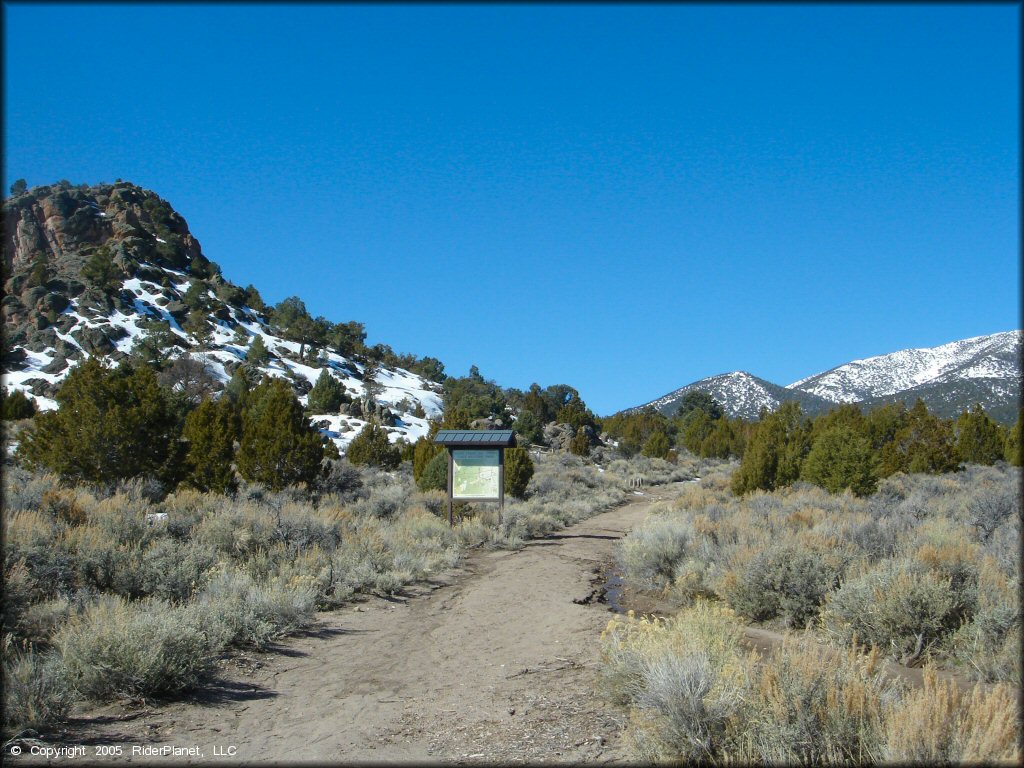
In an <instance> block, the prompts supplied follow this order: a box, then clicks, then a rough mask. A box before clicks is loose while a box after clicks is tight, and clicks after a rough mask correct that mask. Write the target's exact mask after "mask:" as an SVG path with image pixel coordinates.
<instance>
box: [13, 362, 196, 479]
mask: <svg viewBox="0 0 1024 768" xmlns="http://www.w3.org/2000/svg"><path fill="white" fill-rule="evenodd" d="M56 400H57V403H58V405H59V408H58V409H57V410H55V411H48V412H46V413H43V414H40V415H39V416H37V417H36V418H35V419H34V425H33V428H32V429H31V430H30V431H28V433H27V434H26V435H25V437H24V438H22V440H21V444H20V446H19V449H18V452H19V455H20V456H21V457H23V458H24V459H25V461H26V463H27V464H29V465H30V466H40V467H47V468H49V469H51V470H53V471H54V472H56V473H57V474H59V475H61V476H62V477H65V478H68V479H72V480H82V481H85V482H91V483H101V484H112V483H114V482H116V481H118V480H124V479H127V478H130V477H136V476H140V475H148V476H154V477H157V478H158V479H160V480H162V481H163V482H164V483H166V484H167V485H174V484H176V482H177V480H178V478H179V476H180V471H181V458H182V448H183V446H182V445H181V443H180V440H179V438H180V436H181V423H180V419H179V415H178V413H177V412H176V410H175V408H174V406H173V404H172V403H171V399H170V396H169V393H168V392H166V391H165V390H163V389H162V388H161V387H160V385H159V384H158V383H157V380H156V376H155V375H154V373H153V371H152V370H151V369H150V368H149V367H147V366H135V367H131V366H128V365H122V366H121V367H119V368H114V369H107V368H105V367H104V366H103V365H102V364H101V363H100V362H99V361H98V360H97V359H96V358H89V359H88V360H86V361H85V362H83V363H82V364H80V365H78V366H76V367H75V368H74V369H73V370H72V371H71V373H69V374H68V377H67V378H66V379H65V380H64V383H63V384H62V385H61V387H60V389H59V390H58V391H57V394H56Z"/></svg>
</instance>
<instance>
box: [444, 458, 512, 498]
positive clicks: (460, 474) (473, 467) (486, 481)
mask: <svg viewBox="0 0 1024 768" xmlns="http://www.w3.org/2000/svg"><path fill="white" fill-rule="evenodd" d="M498 464H499V458H498V451H452V498H455V499H496V498H498V496H499V491H500V488H499V487H498V478H499V472H498Z"/></svg>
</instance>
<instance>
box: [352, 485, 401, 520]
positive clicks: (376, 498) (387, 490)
mask: <svg viewBox="0 0 1024 768" xmlns="http://www.w3.org/2000/svg"><path fill="white" fill-rule="evenodd" d="M411 495H412V489H411V488H409V487H408V486H406V485H401V484H396V485H389V486H384V487H383V488H375V489H373V490H372V491H371V493H370V496H369V498H366V499H360V500H359V501H357V502H355V503H354V504H352V505H351V506H350V509H351V511H352V514H353V515H365V516H369V517H376V518H380V519H384V520H390V519H393V518H396V517H398V516H399V515H400V514H401V513H402V512H403V511H404V510H405V508H406V507H407V506H408V505H409V499H410V497H411Z"/></svg>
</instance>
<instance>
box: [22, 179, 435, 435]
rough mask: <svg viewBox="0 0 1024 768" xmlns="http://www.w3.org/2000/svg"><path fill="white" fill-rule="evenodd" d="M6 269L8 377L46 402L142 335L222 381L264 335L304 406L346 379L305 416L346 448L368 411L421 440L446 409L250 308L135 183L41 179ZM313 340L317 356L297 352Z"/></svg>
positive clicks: (275, 368)
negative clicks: (96, 361) (323, 384)
mask: <svg viewBox="0 0 1024 768" xmlns="http://www.w3.org/2000/svg"><path fill="white" fill-rule="evenodd" d="M97 252H99V253H101V254H102V256H103V258H102V259H97V257H96V254H97ZM108 257H109V260H108ZM90 260H91V266H90ZM97 264H99V265H100V267H101V268H102V269H106V270H108V274H107V275H106V276H104V275H100V276H99V277H97V275H96V265H97ZM4 266H5V270H4V271H5V277H6V278H7V279H6V281H5V284H4V299H3V312H4V336H5V344H4V356H3V366H2V372H3V385H4V386H5V387H6V388H7V389H8V390H20V391H22V392H24V393H25V394H26V395H27V396H28V397H29V398H30V399H32V400H33V401H34V402H35V404H36V406H37V407H38V408H40V409H43V410H48V409H52V408H56V407H57V403H56V401H55V400H54V399H53V396H54V393H55V392H56V390H57V389H58V388H59V386H60V383H61V382H62V381H63V380H64V378H65V377H66V376H67V375H68V373H69V372H70V371H71V370H72V369H73V368H74V367H75V366H76V365H78V364H79V363H80V362H81V361H82V360H84V359H86V358H88V357H92V356H98V357H101V358H103V359H105V360H107V361H108V362H110V363H112V364H114V365H117V364H120V363H121V362H122V361H124V360H126V359H128V357H129V356H131V355H133V353H137V352H138V351H139V349H138V348H139V345H143V348H144V347H145V344H146V343H147V341H148V343H149V344H150V345H154V344H155V345H156V346H158V347H159V348H160V350H161V351H162V353H164V354H166V355H167V357H168V358H169V359H170V360H174V359H176V358H180V357H186V356H187V357H191V358H193V359H195V360H197V361H200V362H201V363H203V364H204V365H205V368H206V372H207V375H209V376H212V378H213V379H214V380H215V381H216V382H219V385H221V386H223V385H224V384H226V383H227V382H228V381H229V380H230V379H231V376H232V374H233V373H234V371H235V370H236V369H238V368H239V366H240V365H242V364H243V363H244V362H246V361H247V357H248V354H249V351H250V349H251V346H252V344H253V342H254V340H255V339H257V338H259V339H261V340H262V342H263V345H264V346H265V347H266V350H267V352H268V353H269V354H268V359H267V360H266V362H265V363H262V364H260V365H258V366H256V368H257V370H258V371H259V372H260V373H261V374H267V375H270V376H275V377H279V378H284V379H287V380H289V381H290V382H291V384H292V386H293V388H294V390H295V392H296V395H298V396H299V399H300V400H301V401H302V403H303V405H306V404H307V401H308V392H309V391H310V389H311V388H312V387H313V385H314V384H315V382H316V380H317V378H318V377H319V376H320V374H321V372H322V371H324V370H327V371H328V372H329V373H330V375H331V376H333V377H334V378H335V379H336V380H337V381H339V382H340V383H341V384H343V385H344V387H345V391H346V394H347V395H348V397H349V398H350V399H351V400H353V401H354V402H352V403H350V404H347V405H343V406H342V407H341V409H340V412H335V413H324V414H317V413H314V414H311V418H312V420H313V422H314V423H315V424H317V426H318V427H320V429H321V431H322V432H323V433H324V434H325V435H326V436H328V437H329V438H330V439H332V440H333V441H334V443H335V444H336V445H337V446H338V448H339V449H341V450H342V451H344V450H345V448H346V447H347V446H348V443H349V442H351V440H352V438H353V437H355V435H356V434H358V432H359V430H360V429H362V427H363V426H365V424H366V423H367V421H368V419H369V418H371V417H375V418H377V419H378V420H381V421H382V424H383V425H384V426H385V428H386V429H387V430H388V432H389V435H390V438H391V440H392V442H394V441H396V440H399V439H401V438H405V439H407V440H409V441H415V440H416V439H417V438H419V437H421V436H423V435H426V433H427V431H428V429H429V424H428V422H427V418H428V417H434V416H437V415H438V414H440V411H441V396H440V392H441V386H440V384H438V383H437V382H436V381H431V380H429V379H428V378H426V377H424V376H422V375H420V374H417V373H413V372H410V371H408V370H406V369H404V368H401V367H399V366H395V365H386V364H384V363H383V362H381V363H379V364H377V365H375V366H372V367H373V368H374V370H375V373H374V378H373V381H374V383H373V384H372V385H371V386H369V387H368V382H367V380H366V376H365V373H366V370H367V363H368V360H367V358H366V357H365V356H363V357H362V359H357V358H356V356H355V355H345V354H341V353H340V352H339V351H338V346H339V345H338V344H334V345H333V346H332V345H331V344H327V343H323V342H322V341H321V342H320V343H314V342H313V341H310V342H309V343H306V342H305V341H303V342H302V343H300V342H298V341H295V340H294V338H295V335H294V334H288V335H291V336H292V338H291V339H289V338H285V335H286V334H285V333H284V332H283V331H282V330H281V329H280V328H278V327H277V326H276V325H274V324H272V323H271V322H269V320H268V312H267V311H265V310H264V309H263V307H262V301H261V300H256V303H257V304H258V305H259V308H255V307H254V306H251V305H250V301H249V299H250V298H251V297H252V295H253V294H250V293H249V290H250V289H241V288H239V287H237V286H235V285H233V284H231V283H230V282H228V281H226V280H224V278H223V277H222V276H221V274H220V269H219V267H217V265H216V264H213V263H212V262H210V261H209V260H208V259H206V257H205V256H203V254H202V251H201V249H200V247H199V243H198V242H197V241H196V240H195V238H193V237H192V235H191V233H189V231H188V226H187V224H186V223H185V221H184V219H182V218H181V216H179V215H178V214H177V213H175V212H174V211H173V210H172V209H171V208H170V206H169V205H167V204H166V203H165V202H164V201H163V200H161V199H160V198H159V197H158V196H157V195H155V194H154V193H152V192H148V191H146V190H142V189H140V188H138V187H135V186H134V185H131V184H127V183H118V184H115V185H100V186H98V187H81V188H69V187H66V186H62V185H55V186H53V187H37V188H34V189H32V190H30V191H29V192H28V193H26V194H23V195H20V196H17V197H15V198H11V199H8V200H6V201H5V202H4ZM87 275H88V276H87ZM100 282H103V283H104V285H105V288H104V289H103V290H100V289H99V288H97V284H98V283H100ZM190 290H191V293H190ZM255 295H256V296H258V293H257V294H255ZM317 320H323V319H322V318H317ZM303 348H305V349H303ZM310 348H312V349H314V350H315V352H316V356H315V357H314V358H313V359H311V356H310V355H309V354H306V355H303V354H300V352H306V351H308V350H309V349H310ZM371 390H372V391H371Z"/></svg>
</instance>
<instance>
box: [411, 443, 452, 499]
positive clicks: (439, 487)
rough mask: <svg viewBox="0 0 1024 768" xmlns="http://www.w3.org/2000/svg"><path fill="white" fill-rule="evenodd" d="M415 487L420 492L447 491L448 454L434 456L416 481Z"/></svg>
mask: <svg viewBox="0 0 1024 768" xmlns="http://www.w3.org/2000/svg"><path fill="white" fill-rule="evenodd" d="M416 487H417V488H419V489H420V490H421V491H447V490H448V453H447V451H445V452H442V453H439V454H436V455H435V456H434V457H433V458H432V459H431V460H430V461H429V462H427V464H426V466H425V467H424V468H423V472H422V473H421V474H420V476H419V478H417V480H416Z"/></svg>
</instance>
